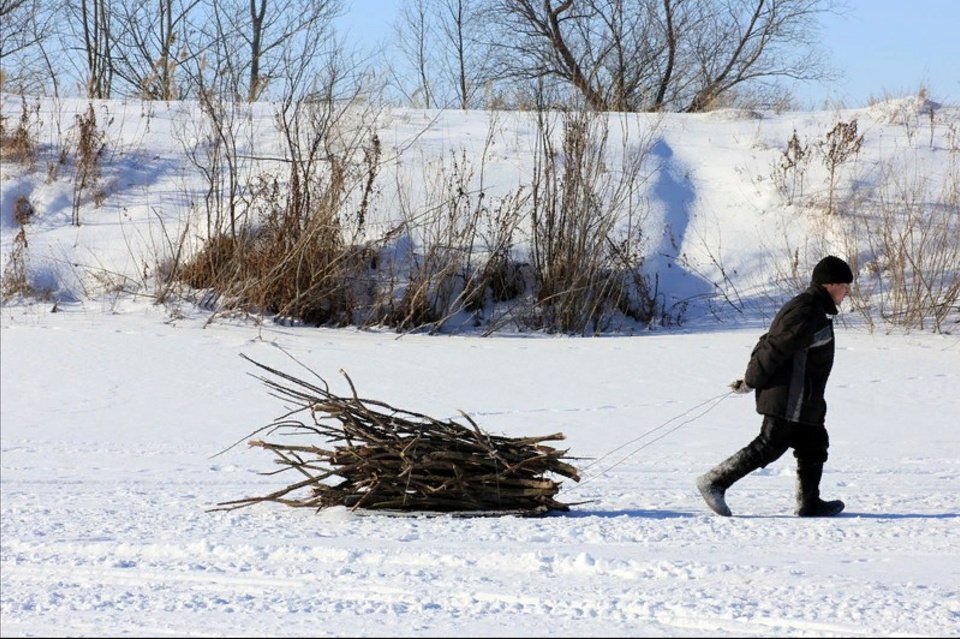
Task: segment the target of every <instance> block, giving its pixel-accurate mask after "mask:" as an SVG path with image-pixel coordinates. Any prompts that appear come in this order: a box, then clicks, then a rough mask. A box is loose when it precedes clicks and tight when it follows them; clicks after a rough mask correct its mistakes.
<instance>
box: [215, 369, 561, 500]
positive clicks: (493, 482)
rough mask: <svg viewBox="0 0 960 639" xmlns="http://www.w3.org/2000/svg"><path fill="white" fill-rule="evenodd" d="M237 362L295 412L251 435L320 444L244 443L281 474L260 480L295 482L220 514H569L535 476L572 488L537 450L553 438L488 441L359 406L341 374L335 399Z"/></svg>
mask: <svg viewBox="0 0 960 639" xmlns="http://www.w3.org/2000/svg"><path fill="white" fill-rule="evenodd" d="M246 359H248V360H249V361H250V362H252V363H253V364H255V365H256V366H258V367H259V368H261V369H262V370H265V371H267V372H268V373H270V374H271V375H272V377H264V376H258V379H260V380H261V381H262V382H263V383H264V384H266V385H267V386H268V387H269V388H270V389H271V391H272V394H273V395H275V396H277V397H279V398H282V399H284V400H287V401H289V402H293V404H294V406H295V408H294V409H293V410H291V411H290V412H288V413H287V414H286V415H284V416H283V417H282V418H280V419H278V420H276V421H274V422H273V423H271V424H269V425H267V426H265V427H263V428H261V429H259V430H258V431H256V432H255V433H254V435H256V434H258V433H261V432H263V431H269V433H270V434H272V433H279V434H283V435H302V436H305V437H308V438H313V439H315V438H317V437H319V438H321V439H323V440H325V443H324V444H323V445H320V446H318V445H315V444H313V443H304V442H302V441H301V440H302V439H303V438H302V437H301V438H297V439H298V443H277V442H268V441H264V440H263V439H251V440H250V441H248V444H249V445H250V446H256V447H260V448H263V449H266V450H269V451H271V452H272V453H274V454H275V455H276V457H277V458H276V459H275V461H276V463H278V464H280V465H281V466H282V467H283V468H281V469H280V470H278V471H274V473H269V474H275V473H278V472H283V471H288V470H292V471H294V472H296V473H298V474H299V475H300V476H301V477H302V479H301V480H300V481H297V482H295V483H293V484H291V485H289V486H287V487H285V488H283V489H281V490H278V491H276V492H273V493H270V494H269V495H265V496H262V497H249V498H245V499H239V500H235V501H228V502H222V503H220V504H218V506H221V507H222V509H233V508H241V507H243V506H249V505H251V504H255V503H260V502H277V503H281V504H286V505H288V506H296V507H309V508H326V507H329V506H347V507H349V508H354V509H356V508H366V509H379V510H391V511H441V512H470V513H477V514H483V513H494V514H495V513H505V514H506V513H515V514H541V513H544V512H547V511H550V510H569V506H570V504H563V503H560V502H558V501H556V500H555V496H556V495H557V493H558V492H559V490H560V483H559V482H557V481H554V480H552V479H549V478H547V477H545V476H544V475H545V474H546V473H554V474H557V475H561V476H563V477H568V478H570V479H573V480H574V481H580V478H579V476H578V475H577V469H576V468H575V467H574V466H572V465H570V464H568V463H566V462H564V461H563V460H564V459H570V458H568V457H567V456H566V453H567V451H566V450H557V449H555V448H552V447H550V446H545V445H543V442H549V441H558V440H562V439H563V438H564V437H563V434H562V433H556V434H553V435H546V436H541V437H499V436H493V435H489V434H487V433H485V432H484V431H483V430H481V429H480V427H479V426H478V425H477V424H476V423H475V422H474V420H473V419H471V418H470V417H469V416H468V415H466V414H464V413H461V415H462V416H463V419H464V420H465V422H466V423H467V424H468V425H463V424H461V423H458V422H456V421H454V420H452V419H446V420H438V419H434V418H432V417H429V416H427V415H421V414H419V413H413V412H410V411H406V410H402V409H398V408H394V407H392V406H390V405H388V404H385V403H383V402H380V401H376V400H370V399H361V398H360V397H358V395H357V392H356V389H355V388H354V386H353V382H352V381H351V380H350V377H349V376H347V375H346V373H343V374H344V376H345V377H346V379H347V382H348V384H349V385H350V389H351V393H352V394H351V396H348V397H340V396H337V395H335V394H333V393H331V392H330V389H329V386H328V385H327V384H326V382H325V381H324V380H323V379H322V378H320V377H319V376H317V379H318V380H319V381H320V383H321V384H322V386H318V385H317V384H314V383H311V382H308V381H306V380H303V379H299V378H297V377H294V376H292V375H289V374H287V373H283V372H281V371H278V370H276V369H273V368H270V367H268V366H264V365H263V364H260V363H258V362H256V361H254V360H252V359H250V358H246ZM311 373H312V371H311ZM313 374H314V375H316V374H315V373H313ZM299 413H305V414H309V415H310V423H304V422H303V421H300V420H298V419H295V417H296V416H297V415H298V414H299ZM298 491H299V493H298Z"/></svg>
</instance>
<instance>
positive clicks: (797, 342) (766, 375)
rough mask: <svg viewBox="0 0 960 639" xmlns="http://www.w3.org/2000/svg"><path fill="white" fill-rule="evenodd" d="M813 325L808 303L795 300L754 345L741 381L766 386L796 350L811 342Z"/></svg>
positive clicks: (751, 384) (760, 386)
mask: <svg viewBox="0 0 960 639" xmlns="http://www.w3.org/2000/svg"><path fill="white" fill-rule="evenodd" d="M813 327H814V321H813V313H812V309H811V307H810V305H809V304H808V303H803V302H802V301H800V300H797V301H796V303H794V304H790V305H788V306H787V307H785V308H784V309H783V313H782V315H781V316H780V317H779V318H778V319H777V320H776V321H774V323H773V326H772V327H771V328H770V332H769V333H767V334H766V335H764V336H763V337H761V338H760V341H759V342H757V345H756V346H755V347H754V349H753V353H751V355H750V363H749V364H748V365H747V371H746V373H745V374H744V376H743V381H745V382H746V383H747V384H748V385H750V386H751V387H753V388H759V389H763V388H765V387H766V386H767V385H768V384H769V383H770V381H771V379H772V378H773V376H774V375H775V374H776V372H777V371H778V370H779V369H780V367H782V366H783V365H784V364H786V363H787V362H789V361H790V360H791V358H792V357H793V355H794V354H795V353H796V352H797V351H799V350H801V349H804V348H806V347H808V346H810V344H812V343H813V333H814V330H813Z"/></svg>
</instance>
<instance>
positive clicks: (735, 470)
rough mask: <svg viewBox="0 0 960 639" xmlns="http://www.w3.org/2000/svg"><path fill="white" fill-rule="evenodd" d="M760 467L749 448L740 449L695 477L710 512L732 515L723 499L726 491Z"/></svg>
mask: <svg viewBox="0 0 960 639" xmlns="http://www.w3.org/2000/svg"><path fill="white" fill-rule="evenodd" d="M760 466H761V463H760V462H759V461H758V460H757V455H756V453H755V452H754V451H753V450H752V449H751V448H750V447H749V446H748V447H746V448H742V449H740V450H739V451H737V452H736V453H734V454H733V455H731V456H730V457H728V458H727V459H725V460H724V461H722V462H720V463H719V464H717V465H716V466H715V467H714V468H712V469H711V470H710V471H708V472H707V473H705V474H703V475H700V476H699V477H697V488H698V489H699V490H700V494H701V495H703V500H704V501H705V502H707V506H709V507H710V510H712V511H713V512H715V513H717V514H718V515H721V516H723V517H729V516H730V515H732V514H733V513H731V512H730V508H729V507H728V506H727V502H726V499H725V498H724V495H725V493H726V492H727V489H728V488H730V486H732V485H733V484H734V483H735V482H736V481H738V480H740V479H742V478H744V477H746V476H747V475H749V474H750V473H752V472H753V471H755V470H756V469H758V468H760Z"/></svg>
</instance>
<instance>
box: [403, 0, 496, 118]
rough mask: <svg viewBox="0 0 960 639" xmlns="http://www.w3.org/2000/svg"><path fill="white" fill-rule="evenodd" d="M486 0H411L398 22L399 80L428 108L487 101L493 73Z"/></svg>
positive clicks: (412, 97) (412, 99) (411, 96)
mask: <svg viewBox="0 0 960 639" xmlns="http://www.w3.org/2000/svg"><path fill="white" fill-rule="evenodd" d="M486 10H487V7H486V4H485V2H484V0H410V1H409V2H405V3H404V4H403V5H402V8H401V10H400V14H399V18H398V20H397V23H396V25H395V28H394V32H395V36H396V37H395V48H396V50H397V52H398V53H399V55H398V56H397V58H398V59H397V60H394V61H393V63H392V64H391V67H392V72H393V77H394V84H395V85H396V87H397V88H398V89H399V91H400V93H401V94H402V95H403V96H404V98H405V99H406V100H407V101H408V102H410V103H411V104H415V105H418V106H423V107H425V108H435V107H455V108H459V109H470V108H476V107H481V106H483V93H484V90H485V89H486V87H487V85H488V83H489V81H490V79H491V74H492V65H491V58H490V51H489V49H490V46H489V45H488V44H487V43H486V38H485V37H484V34H485V33H486V30H487V15H486Z"/></svg>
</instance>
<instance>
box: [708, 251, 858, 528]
mask: <svg viewBox="0 0 960 639" xmlns="http://www.w3.org/2000/svg"><path fill="white" fill-rule="evenodd" d="M851 282H853V273H852V272H851V270H850V266H849V265H848V264H847V263H846V262H844V261H843V260H842V259H840V258H838V257H834V256H832V255H828V256H827V257H825V258H823V259H822V260H820V262H818V263H817V265H816V267H814V269H813V276H812V277H811V281H810V287H809V288H807V290H805V291H804V292H802V293H800V294H799V295H797V296H796V297H794V298H793V299H791V300H790V301H789V302H787V303H786V304H784V306H783V307H782V308H781V309H780V311H779V312H778V313H777V315H776V317H775V318H774V319H773V323H771V325H770V330H769V331H767V333H766V334H764V335H762V336H761V337H760V339H759V340H758V341H757V345H756V346H755V347H754V349H753V352H752V353H751V354H750V363H749V364H748V365H747V370H746V373H745V374H744V376H743V379H738V380H736V381H735V382H733V383H732V384H730V387H731V388H732V389H733V390H734V391H735V392H737V393H749V392H750V391H755V394H756V402H757V412H758V413H760V414H761V415H763V425H762V426H761V428H760V434H759V435H758V436H757V437H756V438H755V439H754V440H753V441H752V442H750V443H749V444H748V445H747V446H746V447H744V448H742V449H741V450H739V451H737V452H736V453H734V454H733V455H732V456H730V457H729V458H728V459H726V460H724V461H723V462H721V463H720V464H718V465H717V466H716V467H714V468H713V469H711V470H710V471H709V472H707V473H706V474H704V475H701V476H700V477H698V478H697V488H698V489H699V490H700V494H701V495H703V499H704V501H706V502H707V506H709V507H710V509H711V510H713V511H714V512H715V513H717V514H718V515H722V516H724V517H729V516H730V515H731V514H732V513H731V512H730V508H729V507H728V506H727V503H726V500H725V493H726V491H727V489H728V488H730V486H732V485H733V484H734V483H735V482H736V481H738V480H740V479H742V478H743V477H745V476H746V475H748V474H750V473H751V472H753V471H754V470H756V469H758V468H762V467H765V466H766V465H767V464H770V463H771V462H774V461H776V460H777V459H779V458H780V456H781V455H783V453H785V452H786V451H787V449H788V448H792V449H793V454H794V457H796V458H797V509H796V514H797V515H798V516H800V517H829V516H832V515H836V514H838V513H840V512H841V511H842V510H843V502H842V501H840V500H835V501H823V500H822V499H820V477H821V475H822V474H823V464H824V462H825V461H827V448H828V447H829V438H828V436H827V429H826V427H825V426H824V418H825V416H826V413H827V403H826V401H825V400H824V390H825V389H826V386H827V378H828V377H829V376H830V369H831V368H832V367H833V355H834V342H833V319H832V316H834V315H836V314H837V313H838V308H837V307H838V306H839V305H840V302H842V301H843V299H844V298H845V297H846V296H847V294H848V293H849V292H850V283H851Z"/></svg>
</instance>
